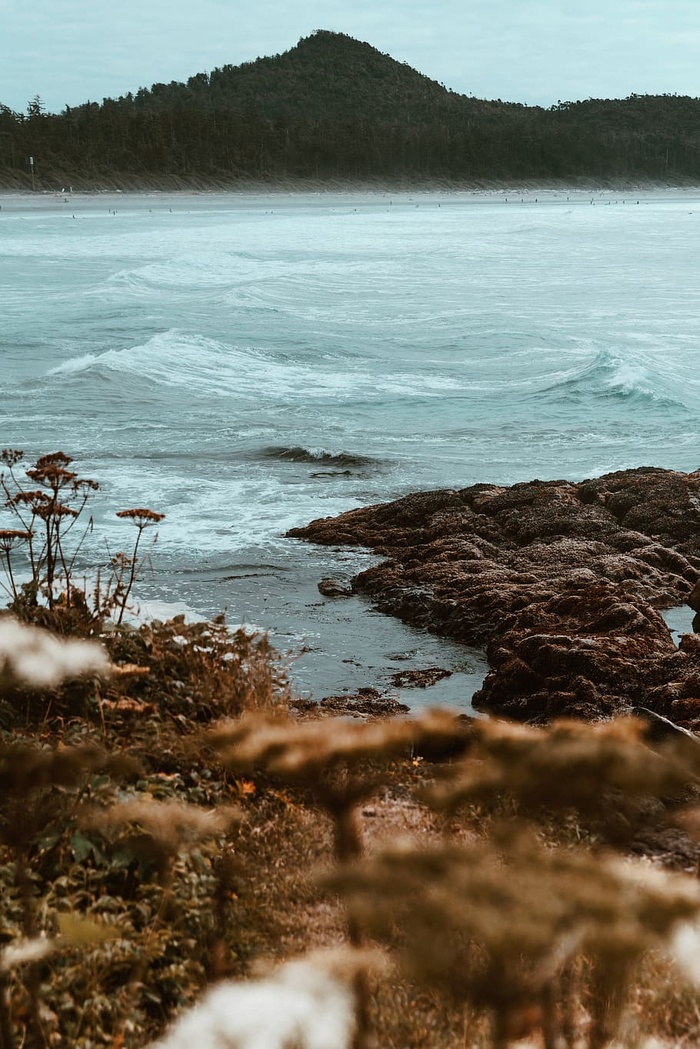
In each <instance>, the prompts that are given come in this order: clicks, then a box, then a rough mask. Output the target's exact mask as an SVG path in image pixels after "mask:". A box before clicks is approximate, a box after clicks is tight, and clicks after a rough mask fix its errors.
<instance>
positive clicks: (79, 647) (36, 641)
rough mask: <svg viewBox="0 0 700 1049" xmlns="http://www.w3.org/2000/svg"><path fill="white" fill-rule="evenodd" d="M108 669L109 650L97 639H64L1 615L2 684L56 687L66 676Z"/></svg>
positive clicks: (0, 664)
mask: <svg viewBox="0 0 700 1049" xmlns="http://www.w3.org/2000/svg"><path fill="white" fill-rule="evenodd" d="M109 669H110V662H109V658H108V656H107V653H106V652H105V650H104V648H102V646H101V645H98V644H97V643H96V642H94V641H77V640H73V639H72V638H70V639H65V640H64V639H63V638H60V637H56V636H55V635H54V634H51V633H49V631H48V630H41V629H40V628H39V627H35V626H26V625H25V624H24V623H20V622H19V621H18V620H17V619H13V618H12V617H11V616H6V617H2V618H0V686H2V685H3V684H5V685H25V686H29V687H30V688H39V689H41V688H55V686H56V685H59V684H60V683H61V682H62V681H64V680H65V679H67V678H75V677H82V676H83V675H85V674H108V673H109Z"/></svg>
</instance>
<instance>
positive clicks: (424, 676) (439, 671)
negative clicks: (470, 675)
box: [389, 667, 452, 688]
mask: <svg viewBox="0 0 700 1049" xmlns="http://www.w3.org/2000/svg"><path fill="white" fill-rule="evenodd" d="M451 676H452V671H451V670H444V669H443V668H442V667H426V668H425V669H424V670H400V671H399V672H398V673H397V674H393V675H392V677H391V678H390V679H389V680H390V681H391V683H392V685H393V686H394V688H429V687H430V686H431V685H434V684H435V683H436V682H437V681H442V680H443V678H446V677H451Z"/></svg>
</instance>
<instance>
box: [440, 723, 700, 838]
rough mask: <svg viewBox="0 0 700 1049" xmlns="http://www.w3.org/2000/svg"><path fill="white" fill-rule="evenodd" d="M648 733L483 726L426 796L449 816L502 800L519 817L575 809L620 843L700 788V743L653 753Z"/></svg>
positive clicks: (624, 727)
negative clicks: (511, 804)
mask: <svg viewBox="0 0 700 1049" xmlns="http://www.w3.org/2000/svg"><path fill="white" fill-rule="evenodd" d="M646 732H647V725H646V723H645V722H644V721H643V720H642V719H640V718H637V717H619V718H616V719H614V720H613V721H609V722H605V723H601V724H594V725H588V724H586V723H585V722H581V721H574V720H564V719H562V720H559V721H554V722H552V724H551V725H549V726H547V727H546V728H535V727H533V726H528V725H521V724H516V723H511V722H506V721H498V720H491V719H488V720H487V719H483V720H478V721H475V722H473V724H472V727H471V730H470V746H469V750H468V753H467V754H466V756H465V757H464V758H463V759H462V760H461V761H459V762H456V763H455V764H453V765H451V766H449V767H447V768H445V769H443V770H442V772H441V774H440V776H439V778H438V781H437V783H436V784H435V785H433V786H432V787H431V788H430V789H428V790H427V791H426V792H425V794H424V797H425V799H426V800H427V801H428V803H429V804H431V805H433V806H434V807H436V808H440V809H445V810H447V811H455V810H456V809H458V808H459V807H460V806H461V805H464V804H469V803H483V802H487V803H488V802H492V801H493V800H494V799H502V798H504V797H507V798H510V799H513V800H514V801H515V802H516V806H517V814H518V815H519V816H521V817H533V816H534V817H537V816H541V815H542V814H543V812H549V813H552V812H557V813H564V812H567V811H571V812H573V813H575V814H576V817H577V819H578V820H579V821H582V822H585V823H586V824H587V825H588V827H589V828H594V829H595V830H596V831H597V832H598V833H604V834H605V836H606V837H607V838H608V839H609V840H614V841H616V842H617V843H618V844H622V843H624V842H625V841H628V840H630V839H631V838H632V837H634V834H635V833H636V832H637V831H638V830H639V828H640V827H641V826H645V827H648V826H649V824H650V823H651V822H653V821H656V822H660V821H662V820H664V819H666V818H667V812H666V807H665V805H664V804H663V802H664V801H671V800H672V801H674V803H675V805H676V807H678V805H680V804H682V803H683V802H687V801H688V799H689V795H688V792H689V791H690V790H691V789H693V788H696V787H697V786H698V785H700V740H698V741H697V742H696V741H695V740H693V739H691V738H689V737H685V736H680V735H676V736H674V737H672V738H669V739H667V740H666V741H664V742H662V743H660V744H656V745H655V746H654V747H653V748H652V747H651V746H650V745H649V744H648V743H647V742H646V740H645V735H646Z"/></svg>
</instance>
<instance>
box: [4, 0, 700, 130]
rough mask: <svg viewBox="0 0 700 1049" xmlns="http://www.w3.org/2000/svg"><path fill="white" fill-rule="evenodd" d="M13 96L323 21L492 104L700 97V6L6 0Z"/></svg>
mask: <svg viewBox="0 0 700 1049" xmlns="http://www.w3.org/2000/svg"><path fill="white" fill-rule="evenodd" d="M0 16H1V23H2V28H1V29H0V103H2V104H4V105H8V106H10V107H11V108H12V109H15V110H18V111H24V110H25V108H26V105H27V102H28V100H29V99H30V98H31V97H32V96H33V95H35V94H39V95H41V96H42V98H43V99H44V101H45V103H46V106H47V108H48V109H49V110H53V111H60V110H61V109H63V107H64V106H65V105H66V104H68V105H78V104H80V103H81V102H85V101H87V100H88V99H90V100H92V101H98V102H101V101H102V99H103V98H104V97H105V96H108V97H109V96H112V97H114V96H117V95H120V94H125V93H126V92H127V91H130V90H131V91H135V90H137V89H138V88H139V87H150V85H151V84H152V83H154V82H155V81H164V82H168V81H170V80H186V79H187V77H189V76H192V75H193V74H194V73H199V72H203V71H209V70H210V69H213V68H214V67H215V66H221V65H224V64H226V63H232V64H233V65H237V64H238V63H240V62H246V61H250V60H252V59H255V58H257V57H259V56H260V55H273V54H277V53H279V52H282V51H287V50H288V49H289V48H290V47H293V46H294V45H295V44H296V43H297V41H298V40H299V38H300V37H302V36H308V35H309V33H311V32H313V30H314V29H331V30H335V31H338V32H343V33H349V34H350V36H354V37H357V38H358V39H360V40H366V41H367V42H368V43H370V44H372V45H373V46H374V47H377V48H379V50H380V51H385V52H387V53H389V54H390V55H392V56H393V57H394V58H397V59H399V60H400V61H402V62H403V61H405V62H408V63H409V65H411V66H413V67H414V68H416V69H418V70H420V71H421V72H422V73H425V74H427V75H428V76H430V77H432V78H433V79H434V80H439V81H441V82H442V83H444V84H445V86H446V87H449V88H452V89H453V90H455V91H459V92H462V93H463V94H469V93H472V94H474V95H476V96H477V97H481V98H502V99H504V100H509V101H514V102H527V103H531V104H533V103H537V104H540V105H546V106H548V105H551V104H553V103H555V102H557V100H558V99H562V100H569V99H578V98H588V97H591V96H595V97H617V98H620V97H624V96H626V95H629V94H631V93H632V92H637V93H639V94H661V93H664V92H671V93H673V92H677V93H678V94H684V95H693V96H700V3H698V0H587V2H584V3H581V4H575V3H573V2H571V0H431V2H430V3H428V2H427V0H292V3H290V2H289V0H245V3H244V2H243V0H195V2H192V0H189V2H187V3H185V2H183V0H180V2H179V3H178V0H118V2H115V0H110V2H109V3H106V2H105V0H61V2H56V0H1V2H0Z"/></svg>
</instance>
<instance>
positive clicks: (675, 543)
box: [289, 467, 700, 730]
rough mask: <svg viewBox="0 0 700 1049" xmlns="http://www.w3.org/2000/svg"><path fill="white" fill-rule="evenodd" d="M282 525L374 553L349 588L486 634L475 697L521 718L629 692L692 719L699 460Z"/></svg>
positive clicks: (631, 702) (472, 637) (581, 708)
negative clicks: (681, 610) (677, 611)
mask: <svg viewBox="0 0 700 1049" xmlns="http://www.w3.org/2000/svg"><path fill="white" fill-rule="evenodd" d="M289 535H290V536H292V537H295V538H299V539H305V540H309V541H312V542H315V543H325V544H330V545H333V546H341V545H348V544H349V545H361V546H364V547H368V548H370V549H371V550H373V551H375V552H376V553H378V554H381V555H383V556H384V557H385V558H386V560H385V561H384V562H382V563H381V564H380V565H378V566H376V567H374V568H371V569H369V570H368V571H365V572H363V573H361V574H360V575H358V576H357V577H356V578H355V579H354V581H353V589H354V590H355V591H357V592H359V593H362V594H365V595H368V596H369V597H371V599H372V600H373V601H374V602H375V604H376V605H377V607H378V608H379V609H380V610H381V611H383V612H386V613H389V614H392V615H394V616H398V617H400V618H401V619H403V620H405V621H407V622H410V623H412V624H414V625H417V626H420V627H423V628H426V629H428V630H431V631H434V632H436V633H439V634H442V635H445V636H448V637H450V638H454V639H456V640H459V641H461V642H464V643H465V644H469V645H480V646H484V647H485V648H486V652H487V656H488V660H489V665H490V668H491V669H490V673H489V675H488V677H487V678H486V681H485V682H484V685H483V688H482V689H481V691H480V692H478V693H477V695H476V696H475V697H474V705H475V707H476V708H477V709H482V710H485V711H490V712H493V713H497V714H500V715H503V716H507V717H509V718H514V719H516V720H520V721H528V722H544V721H548V720H550V719H551V718H555V717H561V716H574V717H578V718H583V719H586V720H597V719H599V718H601V717H603V718H605V717H609V716H612V715H615V714H619V713H625V712H628V711H630V710H632V709H634V708H638V707H643V708H646V709H648V710H651V711H653V712H654V713H656V714H659V715H662V716H664V717H667V718H670V719H671V720H672V721H674V722H675V723H677V724H680V725H682V726H685V727H687V728H689V729H691V730H697V729H698V728H700V635H698V634H694V633H689V634H685V635H684V636H683V637H682V639H681V642H680V646H679V647H678V648H677V647H676V645H675V643H674V641H673V639H672V637H671V634H670V632H669V629H668V627H667V625H666V623H665V621H664V619H663V618H662V616H661V614H660V610H663V609H668V608H671V607H674V606H678V605H683V604H685V605H690V606H691V607H692V608H693V609H694V610H695V611H700V585H698V581H699V580H700V470H699V471H695V472H694V473H688V474H685V473H680V472H676V471H671V470H663V469H658V468H655V467H640V468H639V469H635V470H624V471H620V472H616V473H610V474H605V475H604V476H602V477H597V478H595V479H593V480H587V481H582V482H580V483H572V482H569V481H531V482H528V483H521V484H516V485H513V486H512V487H501V486H497V485H487V484H478V485H473V486H472V487H469V488H464V489H461V490H459V491H457V490H449V489H447V490H441V491H432V492H422V493H417V494H413V495H408V496H406V497H404V498H402V499H399V500H397V501H395V502H391V503H385V504H381V505H377V506H370V507H363V508H360V509H357V510H351V511H349V512H347V513H344V514H341V515H340V516H339V517H335V518H325V519H322V520H318V521H314V522H313V523H312V524H310V525H308V526H307V527H305V528H297V529H294V530H292V531H291V532H290V533H289Z"/></svg>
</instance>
